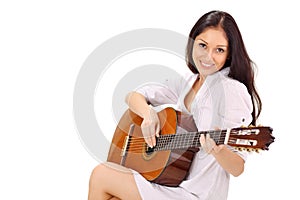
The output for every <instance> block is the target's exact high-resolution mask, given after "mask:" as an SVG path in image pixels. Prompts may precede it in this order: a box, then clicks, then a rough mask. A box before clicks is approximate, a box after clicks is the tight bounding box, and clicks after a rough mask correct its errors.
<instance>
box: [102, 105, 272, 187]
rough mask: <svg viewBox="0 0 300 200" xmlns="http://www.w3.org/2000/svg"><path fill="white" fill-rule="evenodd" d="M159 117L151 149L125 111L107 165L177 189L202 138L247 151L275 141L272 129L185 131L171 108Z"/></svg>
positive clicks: (133, 116) (137, 120) (138, 119)
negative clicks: (130, 170)
mask: <svg viewBox="0 0 300 200" xmlns="http://www.w3.org/2000/svg"><path fill="white" fill-rule="evenodd" d="M158 117H159V119H160V127H161V131H160V136H159V137H158V138H156V146H155V147H153V148H150V147H149V146H148V145H147V144H146V143H145V140H144V138H143V134H142V132H141V128H140V125H141V123H142V121H143V119H142V118H141V117H139V116H138V115H136V114H135V113H133V112H132V111H130V110H129V109H128V110H127V111H126V112H125V113H124V114H123V116H122V117H121V119H120V121H119V123H118V125H117V127H116V129H115V133H114V135H113V138H112V142H111V145H110V150H109V153H108V158H107V161H109V162H114V163H117V164H120V165H122V166H125V167H128V168H131V169H134V170H136V171H137V172H139V173H140V174H141V175H142V176H143V177H145V178H146V179H147V180H148V181H151V182H154V183H157V184H161V185H166V186H178V185H179V184H180V183H181V182H182V181H183V180H184V179H185V178H186V177H187V175H188V171H189V168H190V166H191V163H192V161H193V158H194V155H195V153H196V152H197V151H198V150H199V147H200V146H201V144H200V140H199V138H200V135H201V134H208V133H209V134H210V137H211V138H212V139H214V141H215V142H216V144H227V145H230V146H232V147H235V148H237V149H238V150H247V151H259V150H268V147H269V145H270V144H271V143H272V142H274V139H275V137H274V136H272V131H273V130H272V128H271V127H240V128H232V129H227V130H211V131H201V132H198V131H196V130H190V129H191V128H189V130H186V124H188V123H190V122H187V121H186V120H185V119H186V118H185V115H183V114H182V113H181V112H178V111H176V110H174V109H173V108H171V107H168V108H165V109H163V110H162V111H160V112H158ZM189 127H191V126H190V125H189ZM194 128H195V126H194ZM178 130H185V131H181V132H179V131H178Z"/></svg>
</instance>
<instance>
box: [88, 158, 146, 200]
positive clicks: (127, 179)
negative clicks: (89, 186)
mask: <svg viewBox="0 0 300 200" xmlns="http://www.w3.org/2000/svg"><path fill="white" fill-rule="evenodd" d="M93 173H94V174H96V177H98V178H99V180H101V182H102V187H103V189H104V191H105V192H106V193H108V194H110V195H112V196H114V197H118V198H120V199H132V200H134V199H141V197H140V194H139V191H138V188H137V185H136V182H135V179H134V176H133V174H132V171H131V170H130V169H128V168H125V167H123V166H120V165H116V164H114V163H103V164H100V165H98V166H97V167H96V168H95V169H94V171H93Z"/></svg>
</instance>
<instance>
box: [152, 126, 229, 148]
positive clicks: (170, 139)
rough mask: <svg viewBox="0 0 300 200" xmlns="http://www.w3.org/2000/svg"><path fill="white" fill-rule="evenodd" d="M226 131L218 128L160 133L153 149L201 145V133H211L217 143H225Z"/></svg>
mask: <svg viewBox="0 0 300 200" xmlns="http://www.w3.org/2000/svg"><path fill="white" fill-rule="evenodd" d="M226 132H227V131H226V130H218V131H201V132H187V133H177V134H170V135H160V136H159V137H158V138H157V142H156V146H155V147H154V148H153V151H163V150H173V149H187V148H189V147H201V144H200V136H201V134H205V135H206V134H209V135H210V137H211V138H212V139H213V140H214V141H215V142H216V144H224V142H225V138H226Z"/></svg>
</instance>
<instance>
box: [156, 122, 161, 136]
mask: <svg viewBox="0 0 300 200" xmlns="http://www.w3.org/2000/svg"><path fill="white" fill-rule="evenodd" d="M159 132H160V124H159V123H157V125H156V130H155V135H156V137H159Z"/></svg>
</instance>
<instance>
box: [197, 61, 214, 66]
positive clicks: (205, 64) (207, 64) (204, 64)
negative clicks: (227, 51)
mask: <svg viewBox="0 0 300 200" xmlns="http://www.w3.org/2000/svg"><path fill="white" fill-rule="evenodd" d="M200 62H201V64H202V65H203V67H213V66H214V63H211V64H209V63H204V62H202V61H200Z"/></svg>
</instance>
